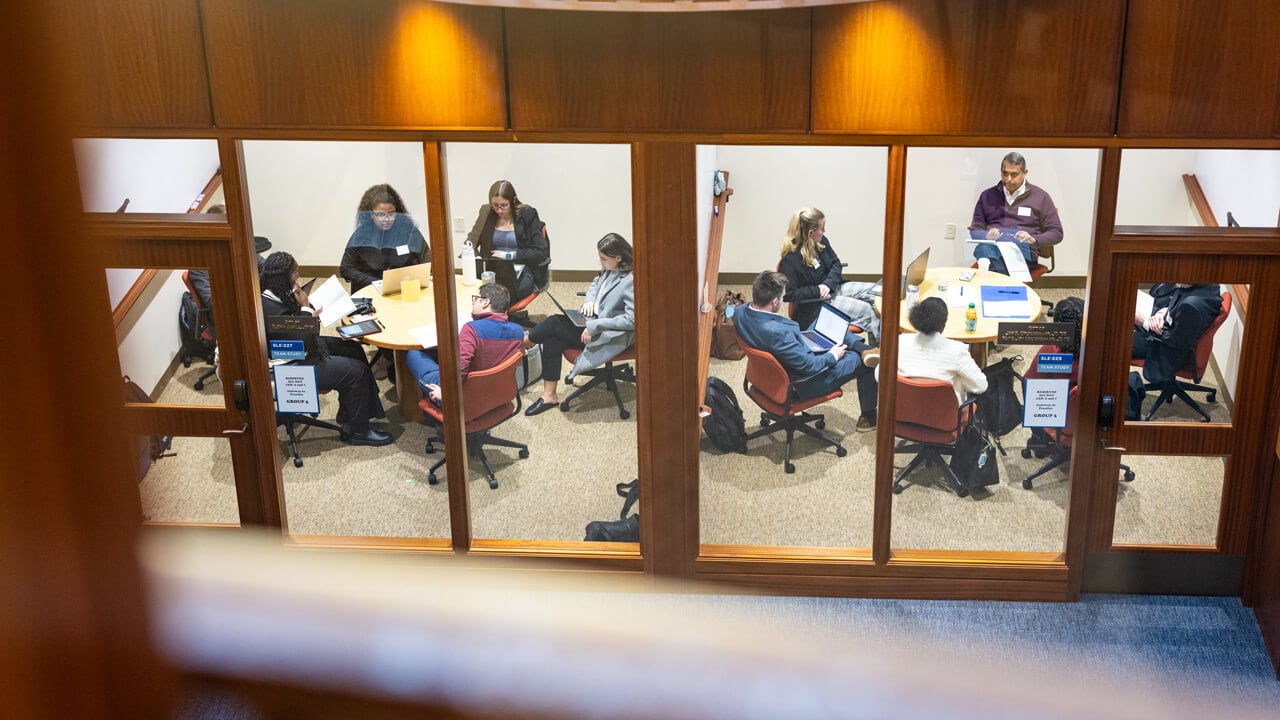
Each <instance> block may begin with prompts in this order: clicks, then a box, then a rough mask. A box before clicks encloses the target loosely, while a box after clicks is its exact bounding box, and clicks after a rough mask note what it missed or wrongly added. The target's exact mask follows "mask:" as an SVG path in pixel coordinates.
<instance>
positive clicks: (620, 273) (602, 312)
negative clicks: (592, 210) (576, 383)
mask: <svg viewBox="0 0 1280 720" xmlns="http://www.w3.org/2000/svg"><path fill="white" fill-rule="evenodd" d="M596 254H597V255H599V257H600V274H599V275H597V276H596V279H595V280H592V281H591V287H589V288H587V299H586V302H584V303H582V314H583V315H584V316H585V317H586V318H587V327H586V328H585V329H582V330H579V329H578V326H577V325H574V324H573V321H572V320H570V319H569V318H567V317H565V316H564V315H552V316H551V317H549V318H547V319H546V320H543V321H542V322H540V323H538V325H537V327H535V328H534V329H533V330H530V331H529V339H530V340H532V341H533V342H536V343H542V396H541V397H539V398H538V399H537V400H534V401H533V404H532V405H530V406H529V409H528V410H525V411H524V414H525V415H530V416H532V415H537V414H539V413H542V412H545V411H547V410H549V409H551V408H553V407H555V406H556V405H559V404H560V398H559V396H557V395H556V384H557V383H558V382H559V380H560V358H561V356H562V355H563V354H564V351H565V350H566V349H567V348H584V349H583V351H582V354H581V355H579V356H578V359H577V360H575V361H574V363H573V369H571V370H570V371H569V377H568V379H570V380H572V379H573V377H574V376H575V375H577V374H578V373H580V372H584V371H586V370H590V369H591V368H594V367H599V366H600V365H603V364H605V363H607V362H609V361H610V360H612V359H613V358H614V357H616V356H617V355H618V353H620V352H622V351H623V350H626V349H627V348H629V347H631V344H632V343H633V342H635V337H636V333H635V330H636V307H635V305H636V299H635V278H634V276H633V275H632V274H631V243H629V242H627V241H626V238H624V237H622V236H621V235H619V234H617V233H609V234H608V235H605V236H604V237H602V238H600V241H599V242H597V243H596Z"/></svg>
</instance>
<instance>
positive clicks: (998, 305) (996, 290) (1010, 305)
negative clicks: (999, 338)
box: [982, 285, 1031, 320]
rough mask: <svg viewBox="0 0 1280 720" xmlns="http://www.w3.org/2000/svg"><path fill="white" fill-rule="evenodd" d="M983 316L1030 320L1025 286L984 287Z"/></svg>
mask: <svg viewBox="0 0 1280 720" xmlns="http://www.w3.org/2000/svg"><path fill="white" fill-rule="evenodd" d="M982 315H983V316H984V317H989V318H1021V319H1023V320H1026V319H1029V318H1030V317H1031V313H1029V312H1027V287H1026V286H1025V285H983V286H982Z"/></svg>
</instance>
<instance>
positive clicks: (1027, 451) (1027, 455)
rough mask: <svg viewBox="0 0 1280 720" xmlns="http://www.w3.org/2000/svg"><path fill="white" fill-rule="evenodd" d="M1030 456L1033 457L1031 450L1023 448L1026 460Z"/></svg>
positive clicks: (1023, 457) (1023, 455)
mask: <svg viewBox="0 0 1280 720" xmlns="http://www.w3.org/2000/svg"><path fill="white" fill-rule="evenodd" d="M1029 457H1031V450H1029V449H1027V448H1022V459H1023V460H1026V459H1027V458H1029Z"/></svg>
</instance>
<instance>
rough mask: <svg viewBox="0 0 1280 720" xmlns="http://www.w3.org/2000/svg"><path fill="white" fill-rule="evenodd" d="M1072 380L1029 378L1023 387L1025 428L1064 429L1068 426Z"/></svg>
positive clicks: (1023, 420)
mask: <svg viewBox="0 0 1280 720" xmlns="http://www.w3.org/2000/svg"><path fill="white" fill-rule="evenodd" d="M1070 394H1071V381H1070V380H1066V379H1063V380H1051V379H1048V378H1027V380H1026V385H1024V386H1023V395H1024V400H1025V403H1024V404H1023V408H1022V426H1023V427H1029V428H1032V427H1041V428H1064V427H1066V426H1067V396H1069V395H1070Z"/></svg>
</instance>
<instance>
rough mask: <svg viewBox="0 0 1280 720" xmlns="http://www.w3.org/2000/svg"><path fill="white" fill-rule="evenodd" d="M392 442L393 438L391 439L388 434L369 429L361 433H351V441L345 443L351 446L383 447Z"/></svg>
mask: <svg viewBox="0 0 1280 720" xmlns="http://www.w3.org/2000/svg"><path fill="white" fill-rule="evenodd" d="M392 440H394V438H392V437H391V434H390V433H385V432H382V431H381V430H376V429H374V428H369V429H368V430H365V431H364V432H362V433H354V432H353V433H351V439H350V440H348V441H347V442H349V443H351V444H352V445H372V446H374V447H381V446H383V445H390V444H391V442H392Z"/></svg>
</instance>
